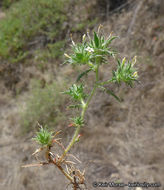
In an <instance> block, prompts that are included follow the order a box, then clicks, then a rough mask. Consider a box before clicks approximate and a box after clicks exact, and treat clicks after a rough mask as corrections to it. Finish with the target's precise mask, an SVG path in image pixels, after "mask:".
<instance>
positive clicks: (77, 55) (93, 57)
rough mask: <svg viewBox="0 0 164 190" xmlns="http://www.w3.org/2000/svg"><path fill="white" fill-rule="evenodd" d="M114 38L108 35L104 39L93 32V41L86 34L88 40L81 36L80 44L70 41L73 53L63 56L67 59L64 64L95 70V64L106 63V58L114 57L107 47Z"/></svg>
mask: <svg viewBox="0 0 164 190" xmlns="http://www.w3.org/2000/svg"><path fill="white" fill-rule="evenodd" d="M115 38H116V36H111V35H110V36H109V37H108V38H107V39H105V38H104V36H101V35H98V33H96V32H94V36H93V39H91V38H90V36H89V34H88V39H86V35H84V36H83V40H82V43H77V44H75V43H74V41H73V40H72V50H73V53H72V54H71V55H67V54H65V55H66V57H67V60H66V61H65V63H69V64H72V65H78V64H79V65H89V67H90V68H91V69H92V70H95V64H97V63H99V64H102V63H107V59H106V57H107V56H114V54H115V52H114V51H113V50H112V49H111V47H109V45H110V44H111V42H112V41H113V40H114V39H115Z"/></svg>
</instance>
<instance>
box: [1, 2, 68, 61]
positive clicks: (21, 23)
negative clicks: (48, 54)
mask: <svg viewBox="0 0 164 190" xmlns="http://www.w3.org/2000/svg"><path fill="white" fill-rule="evenodd" d="M5 2H6V3H7V2H10V1H7V0H6V1H5ZM67 4H68V1H67V3H66V0H60V1H58V0H47V1H45V0H37V1H35V0H28V1H27V0H21V1H19V2H17V3H13V5H12V6H11V7H10V8H9V9H8V11H7V13H6V17H5V18H4V19H2V20H1V22H0V57H1V58H2V59H5V60H9V61H11V62H18V61H20V60H22V59H24V58H25V57H26V56H27V55H28V54H29V53H30V54H31V52H32V51H28V50H31V48H32V47H33V49H34V47H37V45H38V44H39V47H40V46H44V45H45V44H48V43H49V44H50V43H53V42H54V41H55V42H57V41H58V40H59V39H58V36H59V34H61V30H62V31H63V28H62V27H63V22H64V21H66V20H67V17H66V14H65V7H66V5H67ZM64 5H65V6H64ZM58 46H61V44H58ZM54 48H57V47H54ZM50 49H52V50H53V48H50Z"/></svg>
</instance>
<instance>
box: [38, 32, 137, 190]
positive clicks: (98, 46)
mask: <svg viewBox="0 0 164 190" xmlns="http://www.w3.org/2000/svg"><path fill="white" fill-rule="evenodd" d="M99 29H100V28H99ZM114 39H116V37H115V36H112V35H110V36H109V37H108V38H107V39H106V38H104V37H103V36H102V35H100V34H99V30H98V32H94V35H93V38H91V37H90V35H89V34H87V37H86V35H84V36H83V38H82V42H81V43H77V44H75V42H74V41H73V40H72V50H73V53H72V54H70V55H68V54H65V56H66V61H65V63H68V64H71V65H86V66H88V69H87V70H86V71H84V72H82V73H81V74H80V75H79V76H78V80H77V81H78V82H79V81H80V80H81V78H82V77H83V76H84V75H86V74H88V73H89V72H94V73H95V81H94V82H93V88H92V89H91V91H90V92H89V93H88V94H86V93H85V92H84V85H83V84H78V85H77V84H73V85H72V86H71V87H70V88H69V90H67V91H65V92H64V94H67V95H69V96H71V98H72V99H73V100H74V102H75V103H76V104H75V105H71V108H80V109H81V112H80V113H79V114H78V115H77V116H76V117H74V118H73V119H72V121H73V123H71V124H70V125H69V126H70V127H74V128H75V132H74V134H73V136H72V139H71V141H70V142H69V144H68V146H67V147H66V148H65V147H64V146H63V145H62V143H60V142H58V141H56V140H55V142H57V144H58V145H60V147H61V148H62V150H63V153H62V154H61V155H60V156H59V155H57V154H53V153H52V152H51V147H52V146H53V143H51V145H50V144H49V141H47V144H46V147H47V148H46V149H47V152H48V159H47V162H45V163H41V164H42V165H43V164H49V163H53V164H54V165H55V166H57V167H58V168H59V169H60V170H61V172H62V173H63V174H64V175H65V176H66V177H67V178H68V179H69V181H70V183H71V184H72V186H73V189H74V190H76V189H80V186H81V185H82V184H84V180H85V178H84V172H81V171H80V170H78V169H77V168H76V167H75V163H74V162H72V161H68V160H67V158H68V157H69V155H70V154H68V152H69V151H70V149H71V148H72V147H73V145H74V144H75V143H76V142H78V141H79V138H80V136H81V135H80V129H81V128H82V127H83V126H84V124H85V114H86V111H87V109H88V106H89V104H90V102H91V100H92V98H93V95H94V94H95V92H96V90H97V89H98V88H100V89H102V90H103V91H106V92H107V93H109V94H110V95H112V96H113V97H114V98H116V100H119V101H120V99H119V97H117V96H116V95H115V93H114V92H113V91H111V90H107V89H106V87H104V85H108V84H110V83H112V82H113V83H117V84H118V85H120V84H121V83H122V82H124V83H125V84H126V85H129V86H131V87H132V86H133V84H134V82H135V81H137V79H138V75H137V71H136V69H135V68H134V64H135V63H136V57H135V58H134V59H133V60H132V61H126V59H125V58H124V59H123V60H122V61H120V60H117V68H116V70H115V71H113V76H112V78H111V79H109V80H107V81H101V80H100V78H99V70H100V67H101V65H102V64H108V57H109V56H112V57H114V58H115V54H116V52H115V51H113V49H112V48H111V42H112V41H113V40H114ZM40 133H42V136H43V129H42V128H41V130H40V132H39V134H40ZM44 142H45V141H44ZM51 142H52V141H51ZM40 143H41V142H40ZM40 151H41V150H40ZM37 153H38V151H37ZM46 155H47V153H46ZM56 155H57V156H56ZM46 158H47V156H46ZM74 158H75V156H74ZM64 167H65V169H64Z"/></svg>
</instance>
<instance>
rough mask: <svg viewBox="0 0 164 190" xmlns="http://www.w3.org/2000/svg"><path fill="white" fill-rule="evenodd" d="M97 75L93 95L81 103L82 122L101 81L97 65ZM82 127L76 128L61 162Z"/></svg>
mask: <svg viewBox="0 0 164 190" xmlns="http://www.w3.org/2000/svg"><path fill="white" fill-rule="evenodd" d="M95 73H96V82H95V84H94V87H93V89H92V91H91V93H90V96H89V97H88V100H87V102H86V103H84V101H83V99H82V100H81V103H82V105H83V106H82V111H81V118H82V120H83V119H84V116H85V113H86V110H87V108H88V105H89V103H90V101H91V99H92V97H93V95H94V93H95V91H96V89H97V82H98V80H99V64H97V66H96V69H95ZM81 127H82V126H81V125H79V126H77V128H76V130H75V132H74V135H73V137H72V140H71V141H70V143H69V145H68V146H67V148H66V149H65V151H64V153H63V154H62V156H61V158H60V161H61V160H62V159H63V158H64V157H65V155H66V154H67V152H68V151H69V150H70V149H71V147H72V146H73V145H74V144H75V142H76V139H77V137H78V134H79V132H80V129H81ZM60 161H59V162H60Z"/></svg>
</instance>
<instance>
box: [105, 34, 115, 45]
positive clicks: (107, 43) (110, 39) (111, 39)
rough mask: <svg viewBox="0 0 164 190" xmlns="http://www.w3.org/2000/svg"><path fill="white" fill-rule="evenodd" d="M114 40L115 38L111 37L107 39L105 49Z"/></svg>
mask: <svg viewBox="0 0 164 190" xmlns="http://www.w3.org/2000/svg"><path fill="white" fill-rule="evenodd" d="M116 38H117V36H113V37H111V38H109V39H108V40H107V42H106V47H107V46H108V45H109V44H110V43H111V42H112V41H113V40H114V39H116Z"/></svg>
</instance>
